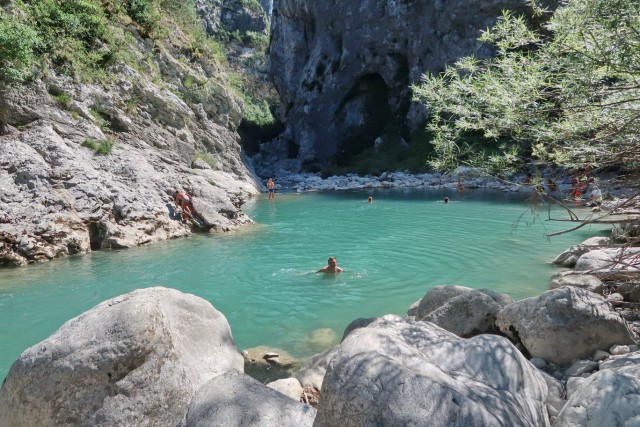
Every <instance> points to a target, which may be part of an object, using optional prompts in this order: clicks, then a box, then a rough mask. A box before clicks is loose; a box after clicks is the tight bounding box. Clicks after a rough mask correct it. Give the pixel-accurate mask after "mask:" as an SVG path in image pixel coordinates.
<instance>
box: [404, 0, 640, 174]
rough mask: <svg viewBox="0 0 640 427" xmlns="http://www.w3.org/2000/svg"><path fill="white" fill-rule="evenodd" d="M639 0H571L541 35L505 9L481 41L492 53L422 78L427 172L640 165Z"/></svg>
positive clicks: (418, 87)
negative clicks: (526, 163) (428, 134)
mask: <svg viewBox="0 0 640 427" xmlns="http://www.w3.org/2000/svg"><path fill="white" fill-rule="evenodd" d="M638 10H640V0H570V1H568V2H562V5H561V7H560V8H558V9H557V10H556V11H555V12H554V13H553V14H549V13H548V12H546V11H543V10H542V9H539V8H538V9H537V12H538V13H539V16H545V15H546V16H549V20H548V23H547V24H546V25H545V26H544V28H543V30H532V29H531V28H529V26H528V23H527V22H526V20H525V19H524V18H521V17H516V16H514V15H513V14H511V13H508V12H506V13H505V14H504V15H503V16H502V18H501V19H500V20H499V21H498V23H497V24H496V26H495V27H494V28H492V29H490V30H487V31H486V32H484V33H483V35H482V36H481V39H480V40H481V41H483V42H486V43H489V44H491V45H493V46H494V47H495V49H496V52H497V54H496V56H495V57H494V58H490V59H487V60H478V59H476V58H463V59H460V60H459V61H458V62H456V63H455V64H454V65H452V66H450V67H448V68H447V69H446V71H445V72H444V73H442V74H441V75H437V76H436V75H425V76H424V78H423V81H422V82H421V83H420V84H418V85H415V86H414V91H415V96H416V99H418V100H420V101H422V102H423V103H424V104H425V106H427V107H428V108H429V109H430V111H431V114H432V118H433V120H432V122H431V123H430V125H429V129H430V130H431V131H432V132H434V135H435V137H434V141H433V143H434V146H435V150H436V156H435V157H433V158H432V159H431V163H432V165H434V166H435V167H437V168H439V169H453V168H455V167H456V166H457V165H459V164H470V165H473V166H483V167H488V168H492V166H493V169H504V168H506V167H510V166H516V165H517V163H518V162H521V161H522V160H523V159H525V160H526V159H529V158H535V159H540V160H543V161H549V162H552V163H557V164H562V165H564V166H578V165H584V164H590V165H592V166H596V167H607V166H625V167H629V168H634V167H638V166H639V165H640V151H639V150H638V149H637V145H638V143H639V142H640V136H639V135H640V120H638V119H639V118H640V102H639V101H638V99H640V86H639V85H638V81H639V80H640V66H639V65H638V64H640V49H638V46H639V45H640V14H638Z"/></svg>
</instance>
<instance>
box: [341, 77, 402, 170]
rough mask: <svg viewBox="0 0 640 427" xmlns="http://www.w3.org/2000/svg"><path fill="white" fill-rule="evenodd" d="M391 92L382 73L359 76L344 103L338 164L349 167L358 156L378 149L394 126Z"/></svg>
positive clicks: (342, 105) (342, 106)
mask: <svg viewBox="0 0 640 427" xmlns="http://www.w3.org/2000/svg"><path fill="white" fill-rule="evenodd" d="M393 122H394V117H393V113H392V111H391V108H390V107H389V89H388V87H387V84H386V83H385V81H384V79H383V78H382V77H381V76H380V75H379V74H366V75H363V76H361V77H359V78H358V79H357V80H356V81H355V82H354V84H353V86H352V88H351V90H350V91H349V92H348V93H347V95H346V96H345V98H344V100H343V101H342V103H341V104H340V107H339V109H338V114H337V123H338V127H339V129H340V132H341V135H342V138H341V141H339V142H338V147H337V151H336V156H335V162H336V164H337V165H339V166H341V165H347V164H349V163H350V162H351V161H352V160H353V158H354V157H356V156H357V155H359V154H360V153H362V152H363V151H365V150H366V149H369V148H372V147H373V146H374V141H375V139H376V138H378V137H379V136H382V135H383V134H384V133H385V131H386V129H387V128H388V126H389V125H390V123H393Z"/></svg>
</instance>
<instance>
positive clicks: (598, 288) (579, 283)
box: [549, 270, 604, 295]
mask: <svg viewBox="0 0 640 427" xmlns="http://www.w3.org/2000/svg"><path fill="white" fill-rule="evenodd" d="M562 286H574V287H576V288H582V289H585V290H587V291H589V292H593V293H594V294H598V295H602V290H603V288H604V285H603V283H602V280H600V279H599V278H598V277H597V276H594V275H591V274H584V273H580V272H577V271H573V270H568V271H560V272H558V273H556V274H554V275H553V276H552V277H551V283H549V289H556V288H560V287H562Z"/></svg>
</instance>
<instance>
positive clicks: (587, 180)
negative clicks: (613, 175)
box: [524, 168, 602, 206]
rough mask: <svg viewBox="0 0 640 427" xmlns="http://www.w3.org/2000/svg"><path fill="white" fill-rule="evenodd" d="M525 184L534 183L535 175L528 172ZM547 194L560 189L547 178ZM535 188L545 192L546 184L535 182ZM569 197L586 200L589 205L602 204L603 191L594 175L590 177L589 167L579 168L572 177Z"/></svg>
mask: <svg viewBox="0 0 640 427" xmlns="http://www.w3.org/2000/svg"><path fill="white" fill-rule="evenodd" d="M524 184H525V185H534V180H533V176H532V175H531V174H530V173H528V174H527V175H526V176H525V178H524ZM545 185H546V192H547V194H552V193H555V192H557V191H558V185H557V184H556V182H555V181H554V180H553V179H551V178H547V181H546V183H545ZM535 190H536V191H538V192H539V193H543V192H544V190H545V189H544V186H543V185H542V183H539V184H535ZM569 197H570V198H571V199H572V200H575V201H580V200H585V204H586V205H587V206H597V205H600V204H602V191H601V190H600V188H599V187H598V185H597V184H596V180H595V178H594V177H589V169H588V168H580V169H578V170H577V171H576V172H575V173H574V175H573V177H572V178H571V193H570V194H569Z"/></svg>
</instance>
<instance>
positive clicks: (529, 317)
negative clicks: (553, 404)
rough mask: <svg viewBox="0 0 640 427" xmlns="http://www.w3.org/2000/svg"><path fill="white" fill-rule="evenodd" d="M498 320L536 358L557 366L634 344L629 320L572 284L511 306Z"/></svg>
mask: <svg viewBox="0 0 640 427" xmlns="http://www.w3.org/2000/svg"><path fill="white" fill-rule="evenodd" d="M496 324H497V326H498V327H499V328H500V330H501V331H502V332H503V333H504V334H506V335H507V336H508V337H510V338H511V339H512V340H514V341H515V342H517V343H519V344H521V345H522V346H523V347H524V348H525V349H526V351H527V352H528V353H529V354H530V355H531V356H532V357H539V358H542V359H545V360H547V361H549V362H553V363H556V364H559V365H568V364H570V363H571V362H572V361H573V360H575V359H587V358H588V357H589V356H591V355H592V354H593V353H594V352H595V351H596V350H607V349H609V347H611V345H612V344H633V343H634V338H633V334H632V332H631V330H630V329H629V326H628V325H627V322H626V321H625V320H624V319H623V318H622V317H621V316H620V315H619V314H618V313H616V311H615V310H614V309H613V308H612V307H611V306H610V305H609V304H608V303H607V302H606V300H605V299H604V298H603V297H601V296H599V295H596V294H594V293H592V292H589V291H586V290H584V289H580V288H575V287H571V286H566V287H562V288H558V289H553V290H550V291H547V292H545V293H544V294H542V295H540V296H538V297H534V298H527V299H524V300H521V301H518V302H515V303H513V304H509V305H507V306H506V307H504V308H503V309H502V311H501V312H500V313H499V314H498V319H497V321H496Z"/></svg>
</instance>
